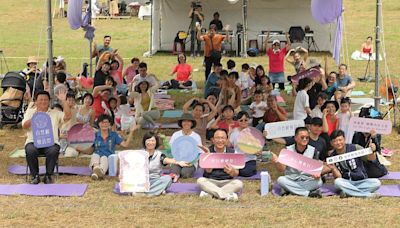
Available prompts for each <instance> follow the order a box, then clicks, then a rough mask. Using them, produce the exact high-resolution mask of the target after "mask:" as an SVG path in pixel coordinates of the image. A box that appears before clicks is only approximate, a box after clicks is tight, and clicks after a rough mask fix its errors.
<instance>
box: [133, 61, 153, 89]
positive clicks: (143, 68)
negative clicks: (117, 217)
mask: <svg viewBox="0 0 400 228" xmlns="http://www.w3.org/2000/svg"><path fill="white" fill-rule="evenodd" d="M142 81H147V82H148V83H149V84H150V87H154V86H157V88H158V87H160V82H159V81H158V79H157V78H156V76H155V75H154V74H148V73H147V64H146V63H145V62H141V63H139V74H137V75H136V76H135V77H134V78H133V80H132V85H131V87H130V89H131V91H135V87H136V86H137V85H139V83H140V82H142Z"/></svg>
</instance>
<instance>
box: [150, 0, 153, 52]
mask: <svg viewBox="0 0 400 228" xmlns="http://www.w3.org/2000/svg"><path fill="white" fill-rule="evenodd" d="M150 4H151V10H150V11H151V15H150V49H149V56H152V55H153V13H154V12H153V10H154V8H153V7H154V6H153V0H150Z"/></svg>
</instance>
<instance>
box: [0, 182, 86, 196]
mask: <svg viewBox="0 0 400 228" xmlns="http://www.w3.org/2000/svg"><path fill="white" fill-rule="evenodd" d="M87 187H88V185H87V184H38V185H34V184H17V185H13V184H3V185H0V195H28V196H83V195H84V194H85V192H86V189H87Z"/></svg>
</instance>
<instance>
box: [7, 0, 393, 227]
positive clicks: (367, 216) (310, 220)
mask: <svg viewBox="0 0 400 228" xmlns="http://www.w3.org/2000/svg"><path fill="white" fill-rule="evenodd" d="M45 2H46V1H44V0H41V1H39V0H34V1H30V0H19V1H8V3H7V4H2V5H1V7H0V9H1V15H0V21H1V23H0V31H1V35H0V49H2V50H3V51H4V55H5V57H7V63H8V66H9V68H10V70H20V69H23V68H24V67H25V61H26V59H27V57H28V56H30V55H38V56H40V57H41V59H42V60H43V59H44V58H45V55H46V43H45V42H46V18H45V15H46V13H45V6H46V4H45ZM344 3H345V8H346V13H345V19H346V20H345V21H346V34H347V40H348V46H349V52H350V54H351V52H352V51H353V50H355V49H359V48H360V45H361V43H362V42H363V41H364V39H365V37H367V36H368V35H372V34H373V32H374V25H375V3H374V1H371V0H357V1H354V0H345V1H344ZM383 12H384V19H385V24H384V30H385V41H386V49H387V50H386V51H387V53H386V55H387V57H388V66H389V67H390V72H391V73H392V75H393V76H396V75H398V74H399V72H400V65H399V64H398V56H399V55H398V53H399V52H400V47H399V46H398V40H399V38H400V35H399V34H400V28H399V26H398V23H399V21H400V14H399V12H400V2H399V1H398V0H384V1H383ZM95 26H96V41H97V42H99V43H101V42H102V37H103V35H104V34H109V35H111V36H112V37H113V39H112V46H113V47H114V48H118V49H119V52H120V53H121V55H122V56H123V57H125V58H128V59H129V58H131V57H134V56H139V57H140V58H141V59H142V60H144V61H146V62H147V63H148V65H149V71H150V72H153V73H155V74H156V75H157V76H158V77H159V78H160V79H167V78H168V77H167V75H168V73H169V72H170V70H171V69H172V67H173V66H174V65H175V63H176V56H171V55H168V54H165V53H164V54H157V55H156V56H153V57H152V58H143V57H141V56H142V54H143V53H144V52H146V51H147V49H148V36H149V22H148V21H140V20H138V19H129V20H97V21H95ZM83 35H84V32H83V31H82V30H77V31H73V30H71V29H70V28H69V26H68V23H67V21H66V19H56V20H54V36H53V39H54V56H58V55H61V56H63V57H65V59H66V61H67V64H68V71H69V72H70V73H71V74H74V75H75V74H77V73H79V71H80V70H81V69H80V67H81V65H82V63H83V62H84V61H87V60H85V59H81V58H85V57H86V56H87V55H88V54H87V53H88V42H87V41H86V40H85V39H84V38H83ZM311 55H312V56H314V57H315V58H318V59H319V60H322V54H315V53H312V54H311ZM233 59H234V60H235V61H236V63H237V65H238V66H240V64H242V63H244V62H248V63H253V62H255V63H260V64H263V65H264V66H266V65H267V63H268V60H267V59H266V58H265V57H256V58H249V59H242V58H233ZM226 60H227V58H223V62H226ZM188 62H189V63H190V64H191V65H192V66H193V67H194V68H197V69H200V70H199V71H198V72H195V73H194V78H195V80H196V81H197V82H198V84H200V86H202V85H203V82H202V79H203V78H204V72H203V71H202V65H201V58H188ZM349 65H350V67H351V72H352V75H353V76H354V77H359V76H361V75H363V74H364V70H365V62H356V61H351V62H350V63H349ZM329 68H330V69H332V70H335V69H336V67H335V65H334V62H333V60H332V59H330V60H329ZM382 69H383V68H382ZM373 70H374V67H373V69H372V72H374V71H373ZM292 71H293V69H292V68H291V67H289V66H287V72H288V73H291V72H292ZM381 72H382V73H383V72H384V71H383V70H382V71H381ZM0 73H3V72H0ZM356 88H357V90H362V91H364V92H367V93H368V92H369V91H370V90H372V89H373V84H372V83H358V84H357V87H356ZM190 96H191V95H190V94H185V95H181V94H178V95H174V97H175V99H176V102H177V106H178V107H179V106H180V105H181V104H182V103H184V102H185V100H187V99H188V98H189V97H190ZM285 98H286V99H287V101H288V103H289V107H291V104H293V98H291V97H288V96H285ZM143 132H144V131H139V132H138V135H137V136H136V137H135V140H134V142H133V143H132V148H138V147H139V146H140V141H141V140H140V139H141V135H143ZM165 133H166V134H172V131H167V132H165ZM24 141H25V137H24V135H23V131H22V130H13V129H4V130H0V144H4V145H5V148H4V150H3V151H2V152H1V154H0V161H1V163H0V183H2V184H6V183H10V184H18V183H25V178H24V177H22V176H15V175H10V174H8V173H7V167H8V166H9V165H13V164H25V161H24V159H20V158H19V159H16V158H9V157H8V153H9V152H10V151H12V150H13V149H14V148H16V147H19V148H21V147H23V145H24ZM399 142H400V139H399V136H398V134H397V132H396V131H393V133H392V134H391V135H389V136H384V137H383V146H385V147H387V148H390V149H398V148H399V147H398V145H399V144H398V143H399ZM272 147H273V150H274V151H278V150H279V149H280V147H279V146H277V145H272ZM390 161H391V162H392V163H393V164H392V165H391V166H390V167H389V169H390V170H392V171H399V170H400V158H399V155H398V154H395V155H394V156H393V157H392V158H391V159H390ZM60 163H61V164H60V165H75V166H78V165H81V166H84V165H87V164H88V163H89V160H88V159H83V158H72V159H66V158H64V159H61V161H60ZM259 168H262V169H265V168H266V169H268V170H269V171H270V173H271V175H272V179H273V180H276V178H277V177H278V176H279V175H281V174H280V173H278V172H277V171H276V170H275V169H274V168H273V167H271V166H270V165H269V164H268V165H265V164H263V165H262V166H260V167H259ZM116 181H117V179H115V178H106V179H105V180H103V181H99V182H94V181H92V180H90V178H89V177H76V176H61V177H60V178H59V181H58V182H59V183H88V184H89V188H88V191H87V192H86V194H85V196H84V197H81V198H78V197H73V198H58V197H26V196H11V197H7V196H0V205H1V206H0V226H4V227H22V226H26V225H28V224H29V225H31V226H33V227H39V226H48V227H50V226H71V227H84V226H85V227H87V226H91V227H92V226H96V227H97V226H98V227H110V226H111V227H133V226H135V227H149V226H151V227H183V226H189V227H193V226H199V227H206V226H216V227H232V226H238V227H249V226H255V227H266V226H276V227H294V226H299V227H332V226H337V227H340V226H349V227H353V226H357V227H400V200H399V198H381V199H377V200H368V199H355V198H348V199H339V197H327V198H323V199H308V198H302V197H294V196H289V197H284V198H278V197H273V196H271V195H269V196H268V197H261V196H259V182H254V181H246V182H245V190H244V194H243V195H242V196H241V198H240V201H239V202H238V203H226V202H222V201H217V200H211V199H199V198H198V197H197V196H170V195H167V196H162V197H158V198H146V197H123V196H118V195H115V194H114V193H112V187H113V185H114V183H115V182H116ZM189 181H193V180H189ZM384 183H386V184H399V182H395V181H385V182H384Z"/></svg>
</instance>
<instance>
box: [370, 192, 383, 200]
mask: <svg viewBox="0 0 400 228" xmlns="http://www.w3.org/2000/svg"><path fill="white" fill-rule="evenodd" d="M368 198H369V199H379V198H381V196H380V195H379V194H378V193H376V192H373V193H371V195H370V196H369V197H368Z"/></svg>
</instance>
